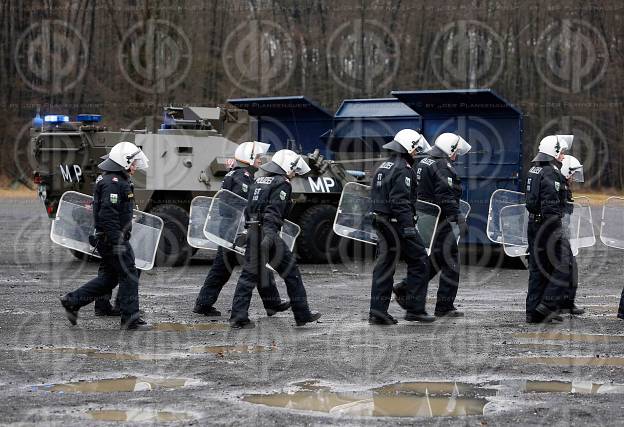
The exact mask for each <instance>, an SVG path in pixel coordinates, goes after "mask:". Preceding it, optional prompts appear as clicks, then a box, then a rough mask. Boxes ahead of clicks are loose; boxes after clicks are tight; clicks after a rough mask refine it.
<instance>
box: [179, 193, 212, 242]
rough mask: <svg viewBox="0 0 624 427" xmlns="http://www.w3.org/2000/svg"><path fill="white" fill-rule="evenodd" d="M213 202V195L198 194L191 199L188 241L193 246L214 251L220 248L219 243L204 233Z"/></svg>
mask: <svg viewBox="0 0 624 427" xmlns="http://www.w3.org/2000/svg"><path fill="white" fill-rule="evenodd" d="M211 204H212V197H205V196H198V197H195V198H194V199H193V200H192V201H191V210H190V213H189V224H188V230H187V233H186V241H187V242H188V244H189V245H190V246H191V247H193V248H198V249H210V250H214V251H216V250H217V249H218V248H219V245H217V244H216V243H214V242H212V241H210V240H208V239H207V238H206V236H205V235H204V225H205V224H206V218H207V217H208V211H209V210H210V205H211Z"/></svg>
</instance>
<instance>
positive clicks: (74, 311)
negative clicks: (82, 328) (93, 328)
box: [60, 295, 80, 326]
mask: <svg viewBox="0 0 624 427" xmlns="http://www.w3.org/2000/svg"><path fill="white" fill-rule="evenodd" d="M60 300H61V305H62V306H63V308H64V309H65V316H66V317H67V320H69V323H71V324H72V325H74V326H76V324H77V323H78V310H80V307H76V306H75V305H73V304H72V303H71V301H70V300H69V299H68V298H67V295H65V296H64V297H61V298H60Z"/></svg>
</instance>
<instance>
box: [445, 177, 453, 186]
mask: <svg viewBox="0 0 624 427" xmlns="http://www.w3.org/2000/svg"><path fill="white" fill-rule="evenodd" d="M446 182H447V183H448V185H449V187H452V186H453V178H451V177H450V176H449V177H448V178H446Z"/></svg>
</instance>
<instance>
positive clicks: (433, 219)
mask: <svg viewBox="0 0 624 427" xmlns="http://www.w3.org/2000/svg"><path fill="white" fill-rule="evenodd" d="M415 207H416V217H417V221H416V228H417V229H418V234H420V237H421V238H422V241H423V243H424V244H425V249H427V255H431V248H432V246H433V239H434V238H435V235H436V231H437V230H438V221H439V220H440V212H441V210H440V206H438V205H434V204H433V203H429V202H425V201H422V200H418V201H417V202H416V205H415Z"/></svg>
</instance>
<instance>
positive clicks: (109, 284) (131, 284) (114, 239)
mask: <svg viewBox="0 0 624 427" xmlns="http://www.w3.org/2000/svg"><path fill="white" fill-rule="evenodd" d="M98 167H99V168H100V169H101V170H102V171H103V173H102V175H100V176H99V177H98V178H97V180H96V184H95V190H94V192H93V219H94V224H95V236H94V239H93V240H92V243H93V245H94V246H95V247H96V248H97V250H98V253H99V254H100V256H101V257H102V259H101V261H100V267H99V270H98V275H97V277H96V278H94V279H92V280H90V281H89V282H87V283H86V284H84V285H83V286H82V287H80V288H78V289H77V290H75V291H73V292H70V293H68V294H66V295H65V296H63V297H62V298H61V304H62V305H63V308H64V309H65V314H66V316H67V319H68V320H69V321H70V323H71V324H72V325H75V324H76V323H77V320H78V310H79V309H80V308H81V307H83V306H85V305H87V304H89V303H91V302H93V301H94V300H95V299H97V298H98V297H102V296H105V295H109V294H110V293H111V291H112V290H113V289H114V288H115V287H116V286H117V284H119V289H118V295H119V306H120V310H121V328H122V329H147V328H148V327H147V325H146V322H145V321H144V320H143V319H141V317H140V314H139V272H138V270H137V268H136V266H135V265H134V252H133V250H132V247H131V246H130V243H129V240H130V233H131V231H132V211H133V209H134V206H135V202H134V192H133V187H132V184H131V180H130V176H131V175H133V174H134V173H135V172H136V170H137V169H147V167H148V159H147V157H146V156H145V154H144V153H143V152H142V151H141V150H140V149H139V148H138V147H137V146H136V145H134V144H132V143H130V142H125V141H124V142H120V143H118V144H117V145H115V146H114V147H113V148H112V149H111V151H110V153H109V155H108V158H107V159H106V160H104V161H103V162H101V163H100V164H99V165H98Z"/></svg>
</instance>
